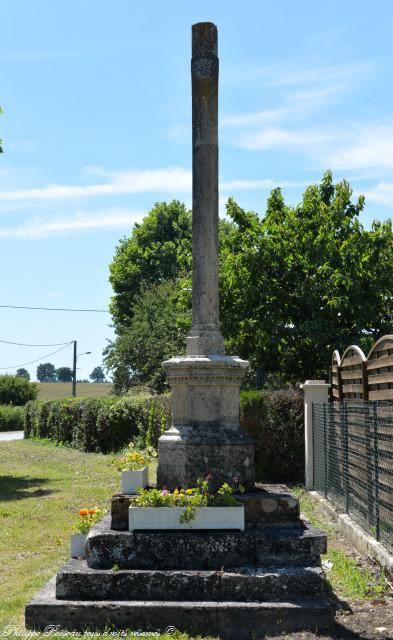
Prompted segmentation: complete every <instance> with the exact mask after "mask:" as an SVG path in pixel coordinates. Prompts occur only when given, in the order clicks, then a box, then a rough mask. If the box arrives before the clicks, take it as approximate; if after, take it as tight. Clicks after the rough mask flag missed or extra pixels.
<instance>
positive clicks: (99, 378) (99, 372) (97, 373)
mask: <svg viewBox="0 0 393 640" xmlns="http://www.w3.org/2000/svg"><path fill="white" fill-rule="evenodd" d="M89 378H90V380H92V381H93V382H105V373H104V370H103V368H102V367H94V369H93V371H92V372H91V374H90V375H89Z"/></svg>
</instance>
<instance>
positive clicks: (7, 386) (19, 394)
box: [0, 374, 38, 407]
mask: <svg viewBox="0 0 393 640" xmlns="http://www.w3.org/2000/svg"><path fill="white" fill-rule="evenodd" d="M37 394H38V385H37V383H36V382H29V380H26V379H25V378H21V377H20V376H10V375H8V374H6V375H1V376H0V405H5V404H12V405H13V406H14V407H23V405H25V404H26V402H28V401H29V400H35V399H36V397H37Z"/></svg>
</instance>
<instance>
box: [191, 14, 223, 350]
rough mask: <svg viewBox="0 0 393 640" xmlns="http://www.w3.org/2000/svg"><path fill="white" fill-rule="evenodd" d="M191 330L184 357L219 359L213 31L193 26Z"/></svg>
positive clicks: (203, 24) (209, 26) (207, 24)
mask: <svg viewBox="0 0 393 640" xmlns="http://www.w3.org/2000/svg"><path fill="white" fill-rule="evenodd" d="M191 78H192V193H193V197H192V328H191V331H190V333H189V336H188V338H187V354H188V355H200V354H215V355H219V354H223V353H224V341H223V338H222V335H221V332H220V326H219V298H218V57H217V27H216V26H215V25H214V24H211V23H210V22H201V23H198V24H194V25H193V27H192V61H191Z"/></svg>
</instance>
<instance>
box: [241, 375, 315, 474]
mask: <svg viewBox="0 0 393 640" xmlns="http://www.w3.org/2000/svg"><path fill="white" fill-rule="evenodd" d="M303 402H304V400H303V394H302V393H301V392H300V391H298V390H296V389H290V388H288V389H281V390H276V391H242V393H241V394H240V422H241V425H242V426H243V428H244V429H245V430H246V431H247V432H248V433H249V434H250V435H251V436H252V438H253V441H254V446H255V473H256V480H257V481H258V482H299V481H300V482H301V481H302V480H303V479H304V406H303Z"/></svg>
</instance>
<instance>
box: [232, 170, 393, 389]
mask: <svg viewBox="0 0 393 640" xmlns="http://www.w3.org/2000/svg"><path fill="white" fill-rule="evenodd" d="M351 196H352V189H351V188H350V186H349V184H348V183H347V182H346V181H342V182H340V183H339V184H337V185H334V184H333V180H332V174H331V172H330V171H328V172H326V173H325V174H324V176H323V179H322V182H321V184H320V185H319V186H317V185H312V186H310V187H308V188H307V189H306V191H305V193H304V196H303V200H302V202H301V204H299V205H298V206H297V207H290V206H287V205H286V204H285V202H284V199H283V196H282V194H281V191H280V189H274V190H273V191H272V194H271V196H270V198H269V200H268V207H267V212H266V215H265V217H264V218H263V219H260V218H258V216H257V215H256V214H254V213H246V212H245V211H243V210H242V209H240V207H238V205H237V204H236V203H235V202H234V201H233V200H230V201H229V203H228V205H227V212H228V214H229V215H230V217H231V218H232V220H233V221H234V223H235V224H236V227H237V230H236V231H234V232H233V234H232V237H231V238H229V240H228V243H227V246H226V247H225V249H224V255H223V256H222V270H221V306H222V321H223V322H222V324H223V330H224V335H226V337H227V339H228V346H229V351H230V352H239V354H240V355H242V356H244V357H246V358H248V359H250V360H251V362H252V364H253V366H254V367H263V368H264V369H265V370H266V371H267V372H270V373H273V374H275V375H277V376H278V377H279V378H281V379H282V380H283V379H284V380H286V381H288V382H296V381H299V380H304V379H306V378H313V377H322V378H325V377H326V374H327V368H328V365H329V362H330V358H331V351H332V350H333V348H341V349H342V348H343V347H344V346H348V345H349V344H351V343H353V342H355V343H357V344H360V346H362V347H364V348H366V349H367V348H368V346H370V344H371V343H372V342H373V341H374V340H375V338H376V337H377V336H379V335H382V334H383V333H385V332H388V331H390V330H391V323H392V314H393V308H392V284H391V283H392V277H393V251H392V248H393V235H392V225H391V221H390V220H389V221H387V222H385V223H380V222H374V223H373V225H372V228H371V230H370V231H367V230H365V229H364V227H363V226H362V224H361V223H360V222H359V219H358V217H359V214H360V213H361V212H362V210H363V207H364V198H363V197H360V198H359V199H358V201H357V202H356V203H353V202H352V201H351Z"/></svg>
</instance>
